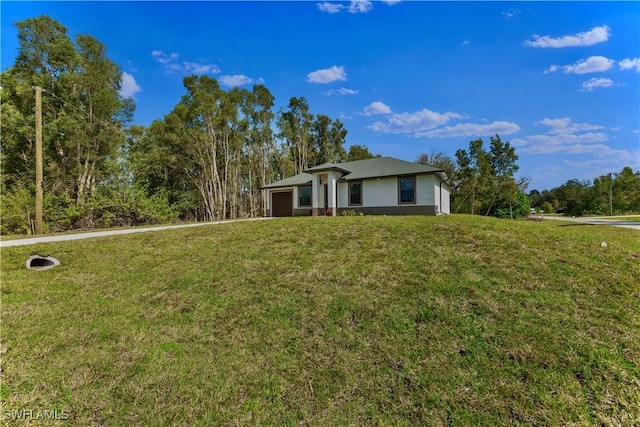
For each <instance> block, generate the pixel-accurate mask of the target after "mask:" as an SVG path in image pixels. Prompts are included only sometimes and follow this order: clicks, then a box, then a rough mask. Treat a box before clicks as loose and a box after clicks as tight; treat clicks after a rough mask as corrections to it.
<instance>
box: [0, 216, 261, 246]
mask: <svg viewBox="0 0 640 427" xmlns="http://www.w3.org/2000/svg"><path fill="white" fill-rule="evenodd" d="M263 219H271V218H268V217H267V218H248V219H235V220H226V221H211V222H197V223H194V224H180V225H164V226H159V227H143V228H129V229H126V230H110V231H92V232H89V233H78V234H58V235H55V236H39V237H30V238H28V239H18V240H2V241H0V248H7V247H9V246H26V245H35V244H36V243H49V242H64V241H67V240H80V239H91V238H94V237H106V236H115V235H118V234H133V233H146V232H149V231H161V230H172V229H174V228H186V227H202V226H204V225H215V224H228V223H230V222H240V221H259V220H263Z"/></svg>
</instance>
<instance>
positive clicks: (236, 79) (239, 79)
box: [219, 74, 264, 87]
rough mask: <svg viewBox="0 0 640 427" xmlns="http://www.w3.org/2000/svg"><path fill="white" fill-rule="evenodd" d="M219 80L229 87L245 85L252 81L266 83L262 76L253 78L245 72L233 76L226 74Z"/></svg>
mask: <svg viewBox="0 0 640 427" xmlns="http://www.w3.org/2000/svg"><path fill="white" fill-rule="evenodd" d="M219 80H220V83H221V84H222V85H224V86H227V87H236V86H244V85H248V84H252V83H258V84H262V83H264V80H263V79H262V78H259V79H252V78H251V77H247V76H245V75H244V74H236V75H233V76H229V75H224V76H220V79H219Z"/></svg>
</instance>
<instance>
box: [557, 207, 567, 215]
mask: <svg viewBox="0 0 640 427" xmlns="http://www.w3.org/2000/svg"><path fill="white" fill-rule="evenodd" d="M566 210H567V208H560V209H556V210H555V213H557V214H563V213H565V211H566Z"/></svg>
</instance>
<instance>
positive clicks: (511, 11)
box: [502, 9, 522, 19]
mask: <svg viewBox="0 0 640 427" xmlns="http://www.w3.org/2000/svg"><path fill="white" fill-rule="evenodd" d="M521 13H522V12H521V11H520V9H509V10H505V11H504V12H502V16H504V17H505V18H506V19H513V18H515V17H516V16H518V15H520V14H521Z"/></svg>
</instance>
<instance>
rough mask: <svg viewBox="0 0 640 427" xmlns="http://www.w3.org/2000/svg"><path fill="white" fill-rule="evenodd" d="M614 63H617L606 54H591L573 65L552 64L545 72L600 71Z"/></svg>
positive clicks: (577, 72) (583, 72)
mask: <svg viewBox="0 0 640 427" xmlns="http://www.w3.org/2000/svg"><path fill="white" fill-rule="evenodd" d="M613 64H615V61H614V60H613V59H609V58H605V57H604V56H590V57H588V58H587V59H581V60H580V61H578V62H576V63H575V64H571V65H562V66H558V65H552V66H551V67H549V69H548V70H547V71H545V73H552V72H554V71H558V70H560V69H562V71H563V72H564V73H573V74H588V73H600V72H603V71H607V70H608V69H610V68H611V67H613Z"/></svg>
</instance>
